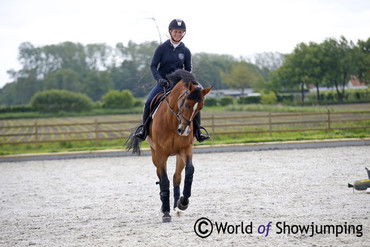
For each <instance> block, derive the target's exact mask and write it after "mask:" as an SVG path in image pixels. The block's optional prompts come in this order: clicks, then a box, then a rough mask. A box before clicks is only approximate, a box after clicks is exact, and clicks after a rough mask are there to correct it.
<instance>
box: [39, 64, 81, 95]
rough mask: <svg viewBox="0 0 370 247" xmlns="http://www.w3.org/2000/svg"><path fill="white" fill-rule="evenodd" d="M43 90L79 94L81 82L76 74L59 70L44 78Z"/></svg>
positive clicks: (68, 70) (66, 70) (71, 71)
mask: <svg viewBox="0 0 370 247" xmlns="http://www.w3.org/2000/svg"><path fill="white" fill-rule="evenodd" d="M44 88H45V89H65V90H68V91H73V92H81V91H82V82H81V79H80V76H79V74H78V73H77V72H75V71H73V70H71V69H60V70H57V71H55V72H51V73H49V74H47V75H46V76H45V79H44Z"/></svg>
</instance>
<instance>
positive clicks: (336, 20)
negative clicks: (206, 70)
mask: <svg viewBox="0 0 370 247" xmlns="http://www.w3.org/2000/svg"><path fill="white" fill-rule="evenodd" d="M153 18H155V19H156V21H157V24H158V27H159V31H160V34H161V39H162V41H164V40H166V39H167V38H168V36H167V28H168V24H169V22H170V21H171V20H172V19H174V18H181V19H183V20H184V21H185V23H186V25H187V29H188V30H187V34H186V36H185V38H184V39H183V42H184V43H185V44H186V46H188V47H189V49H190V50H191V51H192V53H199V52H207V53H217V54H230V55H233V56H235V57H236V58H239V57H241V56H243V57H250V56H252V55H253V54H255V53H261V52H281V53H291V52H292V51H293V49H294V47H295V46H296V45H297V44H298V43H300V42H309V41H314V42H322V41H323V40H325V38H329V37H334V38H339V37H340V36H341V35H343V36H344V37H346V38H347V39H348V40H352V41H354V42H357V40H358V39H361V40H367V39H368V38H369V37H370V1H369V0H351V1H349V0H348V1H347V0H279V1H276V0H258V1H255V0H253V1H250V0H238V1H234V0H229V1H214V0H196V1H195V0H183V1H176V0H175V1H168V0H164V1H162V0H159V1H153V0H133V1H131V0H130V1H122V0H104V1H102V0H100V1H95V0H11V1H9V0H0V87H3V86H4V85H5V84H6V83H7V82H9V78H8V76H7V73H6V71H7V70H10V69H15V70H19V69H20V64H19V63H18V60H17V56H18V47H19V45H20V44H21V43H22V42H25V41H29V42H31V43H32V44H33V45H35V46H42V45H48V44H58V43H61V42H64V41H72V42H80V43H82V44H89V43H106V44H108V45H111V46H115V44H116V43H118V42H123V44H125V45H127V42H128V41H129V40H132V41H134V42H136V43H141V42H144V41H152V40H158V41H159V34H158V30H157V28H156V26H155V22H154V21H153Z"/></svg>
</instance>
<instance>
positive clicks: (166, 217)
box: [162, 212, 171, 223]
mask: <svg viewBox="0 0 370 247" xmlns="http://www.w3.org/2000/svg"><path fill="white" fill-rule="evenodd" d="M167 222H171V215H170V212H164V213H163V216H162V223H167Z"/></svg>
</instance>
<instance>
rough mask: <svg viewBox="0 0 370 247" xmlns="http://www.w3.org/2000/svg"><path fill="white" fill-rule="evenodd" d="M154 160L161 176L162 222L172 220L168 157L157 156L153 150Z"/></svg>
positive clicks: (158, 174)
mask: <svg viewBox="0 0 370 247" xmlns="http://www.w3.org/2000/svg"><path fill="white" fill-rule="evenodd" d="M152 160H153V163H154V165H155V166H156V167H157V176H158V178H159V188H160V193H159V195H160V199H161V201H162V207H161V210H162V212H163V217H162V222H170V221H171V215H170V181H169V180H168V176H167V171H166V167H167V165H166V163H167V157H163V156H162V157H157V156H156V153H155V152H154V151H152Z"/></svg>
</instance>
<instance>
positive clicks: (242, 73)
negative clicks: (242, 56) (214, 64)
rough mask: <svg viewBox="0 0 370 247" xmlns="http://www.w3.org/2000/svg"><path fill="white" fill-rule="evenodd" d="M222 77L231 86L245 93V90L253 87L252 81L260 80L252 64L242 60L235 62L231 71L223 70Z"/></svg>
mask: <svg viewBox="0 0 370 247" xmlns="http://www.w3.org/2000/svg"><path fill="white" fill-rule="evenodd" d="M221 78H222V79H223V80H224V81H225V83H227V84H228V85H230V86H231V87H233V88H237V89H240V90H241V93H242V95H244V90H245V89H246V88H250V87H252V83H253V82H255V81H257V80H258V75H257V74H256V72H255V71H254V70H253V69H252V68H251V65H250V64H248V63H246V62H244V61H241V62H235V63H233V64H232V66H231V71H230V72H228V73H227V72H222V71H221Z"/></svg>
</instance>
